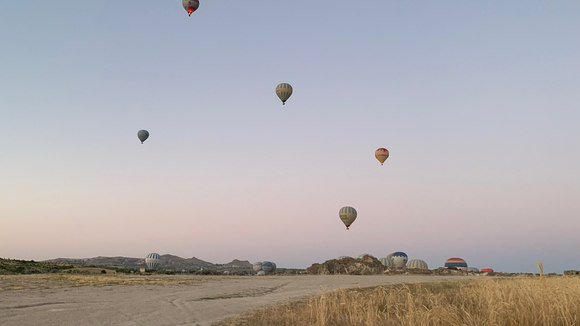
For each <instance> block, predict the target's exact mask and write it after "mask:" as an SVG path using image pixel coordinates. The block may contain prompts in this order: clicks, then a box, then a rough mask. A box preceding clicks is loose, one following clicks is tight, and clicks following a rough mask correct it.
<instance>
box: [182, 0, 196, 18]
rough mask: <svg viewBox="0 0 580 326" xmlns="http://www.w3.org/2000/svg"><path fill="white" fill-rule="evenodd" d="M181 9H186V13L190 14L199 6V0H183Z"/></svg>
mask: <svg viewBox="0 0 580 326" xmlns="http://www.w3.org/2000/svg"><path fill="white" fill-rule="evenodd" d="M182 3H183V9H185V11H187V14H188V15H190V16H191V14H192V13H193V12H194V11H196V10H197V8H199V1H198V0H183V1H182Z"/></svg>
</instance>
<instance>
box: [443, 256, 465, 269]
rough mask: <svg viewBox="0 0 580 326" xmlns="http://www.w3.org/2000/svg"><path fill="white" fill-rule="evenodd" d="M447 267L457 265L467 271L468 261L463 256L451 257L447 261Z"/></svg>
mask: <svg viewBox="0 0 580 326" xmlns="http://www.w3.org/2000/svg"><path fill="white" fill-rule="evenodd" d="M445 267H455V268H457V269H460V270H462V271H466V270H467V263H466V262H465V260H463V259H461V258H449V259H447V260H446V261H445Z"/></svg>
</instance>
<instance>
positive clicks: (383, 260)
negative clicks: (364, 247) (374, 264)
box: [379, 257, 395, 267]
mask: <svg viewBox="0 0 580 326" xmlns="http://www.w3.org/2000/svg"><path fill="white" fill-rule="evenodd" d="M379 261H380V262H381V264H383V265H384V266H387V267H395V262H394V261H393V260H392V259H391V258H387V257H385V258H381V259H379Z"/></svg>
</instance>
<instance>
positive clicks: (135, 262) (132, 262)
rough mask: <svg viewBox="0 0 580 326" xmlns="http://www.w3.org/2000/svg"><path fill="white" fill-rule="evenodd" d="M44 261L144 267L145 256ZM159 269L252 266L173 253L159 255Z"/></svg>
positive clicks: (84, 264)
mask: <svg viewBox="0 0 580 326" xmlns="http://www.w3.org/2000/svg"><path fill="white" fill-rule="evenodd" d="M44 262H50V263H59V264H75V265H82V266H89V265H91V266H103V267H121V268H142V267H143V268H144V267H146V265H145V258H132V257H121V256H117V257H102V256H98V257H93V258H82V259H73V258H55V259H49V260H45V261H44ZM159 268H160V269H169V270H197V269H202V268H203V269H225V268H230V269H235V268H239V269H247V268H252V264H251V263H250V262H249V261H247V260H239V259H234V260H232V261H231V262H229V263H226V264H213V263H210V262H207V261H204V260H201V259H198V258H195V257H191V258H181V257H178V256H174V255H169V254H166V255H161V261H160V265H159Z"/></svg>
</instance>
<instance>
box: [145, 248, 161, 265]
mask: <svg viewBox="0 0 580 326" xmlns="http://www.w3.org/2000/svg"><path fill="white" fill-rule="evenodd" d="M160 262H161V256H159V254H157V253H154V252H152V253H150V254H149V255H147V257H145V264H147V268H149V269H156V268H157V267H159V263H160Z"/></svg>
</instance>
